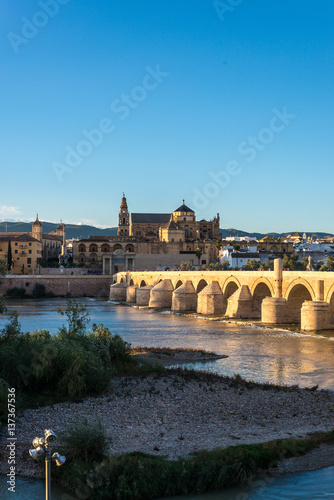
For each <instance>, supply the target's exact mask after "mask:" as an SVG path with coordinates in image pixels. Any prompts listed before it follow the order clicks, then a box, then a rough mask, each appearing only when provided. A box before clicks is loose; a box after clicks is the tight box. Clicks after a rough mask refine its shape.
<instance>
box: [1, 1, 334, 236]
mask: <svg viewBox="0 0 334 500" xmlns="http://www.w3.org/2000/svg"><path fill="white" fill-rule="evenodd" d="M0 9H1V19H2V22H1V38H2V43H1V55H2V60H3V67H4V77H3V79H2V80H1V82H0V89H1V99H2V110H3V112H2V117H1V132H2V139H3V147H2V150H1V160H2V162H1V163H2V182H1V184H2V186H5V189H2V196H1V202H0V219H3V220H9V219H18V220H22V219H24V220H34V218H35V216H36V213H37V212H38V213H39V214H40V217H41V219H42V220H49V221H55V222H56V221H59V220H60V219H62V220H63V221H64V222H65V223H83V224H85V223H87V224H92V225H96V226H98V227H115V226H117V215H118V211H119V204H120V199H121V194H122V192H123V191H124V192H125V194H126V196H127V200H128V203H129V210H130V211H131V212H169V211H172V210H174V209H175V208H176V207H177V206H178V205H180V202H181V201H182V199H183V198H184V199H185V200H186V204H187V205H188V206H190V207H191V208H192V209H193V210H195V212H196V215H197V217H198V219H201V218H207V219H212V218H213V217H214V216H215V214H216V213H217V212H219V213H220V216H221V224H220V226H221V227H223V228H227V227H235V228H238V229H241V230H244V231H249V232H270V231H275V232H283V231H289V230H290V229H291V230H293V229H294V228H297V229H298V230H299V229H300V230H303V231H306V232H312V231H319V232H320V231H323V232H329V233H332V232H333V230H332V225H331V217H330V215H331V213H332V212H333V209H334V200H333V198H332V196H331V181H333V169H332V157H333V145H332V142H331V130H332V127H333V117H332V115H331V113H330V107H331V106H330V105H331V103H332V101H333V97H332V94H331V83H332V81H333V68H332V64H331V61H332V56H333V50H334V48H333V43H332V38H333V35H332V26H331V19H332V15H333V13H334V6H333V5H332V4H331V3H330V2H329V1H325V2H322V5H321V8H320V7H319V6H318V7H316V8H315V7H314V4H313V3H312V4H311V2H308V1H307V2H303V3H302V2H297V4H294V5H291V4H290V3H288V2H287V1H285V0H284V1H283V2H280V4H279V6H278V5H268V4H267V3H266V2H264V1H255V2H253V3H252V4H251V5H249V4H247V3H246V2H243V1H242V0H241V1H239V2H235V1H234V2H232V1H229V0H227V1H226V2H223V1H213V2H208V3H204V2H198V1H197V2H194V1H190V0H189V1H185V2H182V4H180V3H179V2H176V1H169V2H167V1H163V2H159V4H158V5H157V4H156V2H153V1H146V2H144V3H141V4H140V5H136V4H135V5H134V4H133V2H130V1H129V0H126V1H125V2H122V4H121V5H114V4H112V5H110V3H109V2H107V1H101V2H100V3H99V9H96V7H95V8H94V6H93V5H91V3H90V2H88V0H83V1H82V2H80V6H78V5H76V4H75V2H73V1H70V0H41V1H39V2H35V1H30V0H29V1H26V2H24V1H23V0H19V1H18V2H16V5H15V9H14V8H13V5H12V3H10V2H9V0H5V1H4V2H3V4H2V5H1V7H0Z"/></svg>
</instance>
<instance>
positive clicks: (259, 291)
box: [252, 278, 273, 318]
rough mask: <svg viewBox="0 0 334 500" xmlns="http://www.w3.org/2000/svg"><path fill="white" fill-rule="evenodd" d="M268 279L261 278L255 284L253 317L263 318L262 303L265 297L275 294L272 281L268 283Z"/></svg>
mask: <svg viewBox="0 0 334 500" xmlns="http://www.w3.org/2000/svg"><path fill="white" fill-rule="evenodd" d="M267 281H268V280H263V279H261V278H260V279H259V280H257V281H256V282H255V283H254V285H253V289H252V296H253V304H252V310H253V317H254V318H261V305H262V301H263V299H264V298H265V297H272V296H273V289H272V287H271V283H270V282H269V283H268V282H267Z"/></svg>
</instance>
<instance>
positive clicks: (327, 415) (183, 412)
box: [0, 371, 334, 475]
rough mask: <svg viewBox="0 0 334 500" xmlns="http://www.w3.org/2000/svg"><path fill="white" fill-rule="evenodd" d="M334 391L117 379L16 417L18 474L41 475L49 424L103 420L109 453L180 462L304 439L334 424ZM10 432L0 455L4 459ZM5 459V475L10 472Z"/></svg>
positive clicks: (177, 378)
mask: <svg viewBox="0 0 334 500" xmlns="http://www.w3.org/2000/svg"><path fill="white" fill-rule="evenodd" d="M333 416H334V393H331V392H328V391H323V390H321V391H310V390H306V389H298V388H287V389H283V390H280V389H279V388H275V387H272V388H265V387H262V386H260V385H257V384H253V385H250V387H249V388H248V389H247V388H246V387H245V385H243V384H242V383H238V381H237V380H235V379H232V380H231V379H227V378H220V377H218V376H213V375H207V374H198V373H193V374H192V373H191V372H187V374H186V375H185V376H184V375H182V372H181V371H172V372H169V371H168V373H166V374H165V373H163V374H159V375H149V376H146V377H144V378H131V377H123V378H117V379H115V380H114V381H113V383H112V385H111V387H110V389H109V390H108V391H107V392H106V393H104V394H103V395H101V396H98V397H89V398H86V399H84V400H82V401H81V402H76V403H75V402H67V403H60V404H56V405H53V406H50V407H44V408H40V409H34V410H26V411H24V412H22V413H21V414H19V415H18V421H17V426H16V435H17V439H18V440H17V448H16V451H17V469H16V472H17V473H18V474H23V475H24V474H25V475H40V470H39V469H38V468H36V466H35V465H34V463H33V461H32V460H31V459H30V457H29V455H28V450H29V448H31V442H32V439H33V438H34V437H35V436H40V435H43V432H44V429H46V428H52V429H53V430H54V431H55V432H56V433H57V432H59V431H61V430H64V429H65V428H66V426H68V425H69V424H70V423H75V422H78V421H80V420H82V419H84V418H87V420H88V421H96V419H100V420H101V422H102V423H103V425H104V426H105V428H106V431H107V434H108V435H110V436H111V438H112V444H111V446H110V454H123V453H126V452H129V451H133V450H138V451H142V452H145V453H152V454H159V455H167V456H168V457H169V458H171V459H174V458H176V457H177V456H187V455H188V454H189V453H191V452H193V451H196V450H201V449H207V450H210V449H213V448H216V447H226V446H230V445H236V444H240V443H260V442H264V441H269V440H272V439H276V438H291V437H295V438H302V437H306V436H307V435H308V434H309V433H312V432H316V431H329V430H332V429H333ZM6 438H7V436H6V434H5V433H3V435H2V441H1V449H0V452H1V455H2V457H6ZM7 468H8V466H7V460H6V459H2V460H1V466H0V472H2V473H7V472H8V470H7Z"/></svg>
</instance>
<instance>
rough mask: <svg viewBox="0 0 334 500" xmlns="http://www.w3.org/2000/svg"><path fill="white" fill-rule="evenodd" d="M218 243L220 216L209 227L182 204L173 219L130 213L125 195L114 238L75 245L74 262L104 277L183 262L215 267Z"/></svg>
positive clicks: (176, 266)
mask: <svg viewBox="0 0 334 500" xmlns="http://www.w3.org/2000/svg"><path fill="white" fill-rule="evenodd" d="M220 239H221V236H220V232H219V214H217V216H216V217H215V218H214V219H213V220H211V221H206V220H200V221H196V215H195V212H194V211H193V210H192V209H191V208H189V207H188V206H187V205H186V204H185V201H184V200H183V202H182V205H181V206H179V207H178V208H177V209H176V210H174V211H173V212H171V213H136V212H132V213H130V212H129V208H128V204H127V200H126V197H125V195H124V193H123V197H122V200H121V205H120V211H119V215H118V229H117V236H105V237H97V236H91V237H90V238H87V239H81V240H78V241H75V242H73V261H74V262H75V263H78V264H79V263H81V264H84V265H85V266H87V267H88V269H89V270H90V271H91V272H97V273H98V272H103V273H104V274H114V273H117V272H121V271H127V270H129V271H133V270H140V271H143V270H148V271H151V270H156V269H172V268H178V267H179V266H180V264H181V263H182V262H189V263H190V264H192V265H197V264H199V265H204V264H210V263H211V262H216V258H217V257H216V245H215V243H216V241H217V240H220Z"/></svg>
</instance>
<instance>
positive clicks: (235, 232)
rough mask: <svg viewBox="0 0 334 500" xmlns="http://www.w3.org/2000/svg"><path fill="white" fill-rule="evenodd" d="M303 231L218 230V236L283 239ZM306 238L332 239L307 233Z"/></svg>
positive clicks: (329, 235)
mask: <svg viewBox="0 0 334 500" xmlns="http://www.w3.org/2000/svg"><path fill="white" fill-rule="evenodd" d="M304 232H305V231H290V232H289V233H247V232H246V231H241V230H240V229H233V228H231V229H220V234H221V235H222V238H223V239H224V238H227V237H229V236H234V237H236V236H240V237H241V236H249V237H250V238H256V239H257V240H260V239H261V238H264V237H265V236H270V238H276V239H277V238H284V237H285V236H288V235H289V234H294V233H299V234H301V235H303V234H304ZM305 234H306V236H307V237H309V236H312V237H313V238H332V237H333V234H331V233H321V232H319V233H308V232H305Z"/></svg>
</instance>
